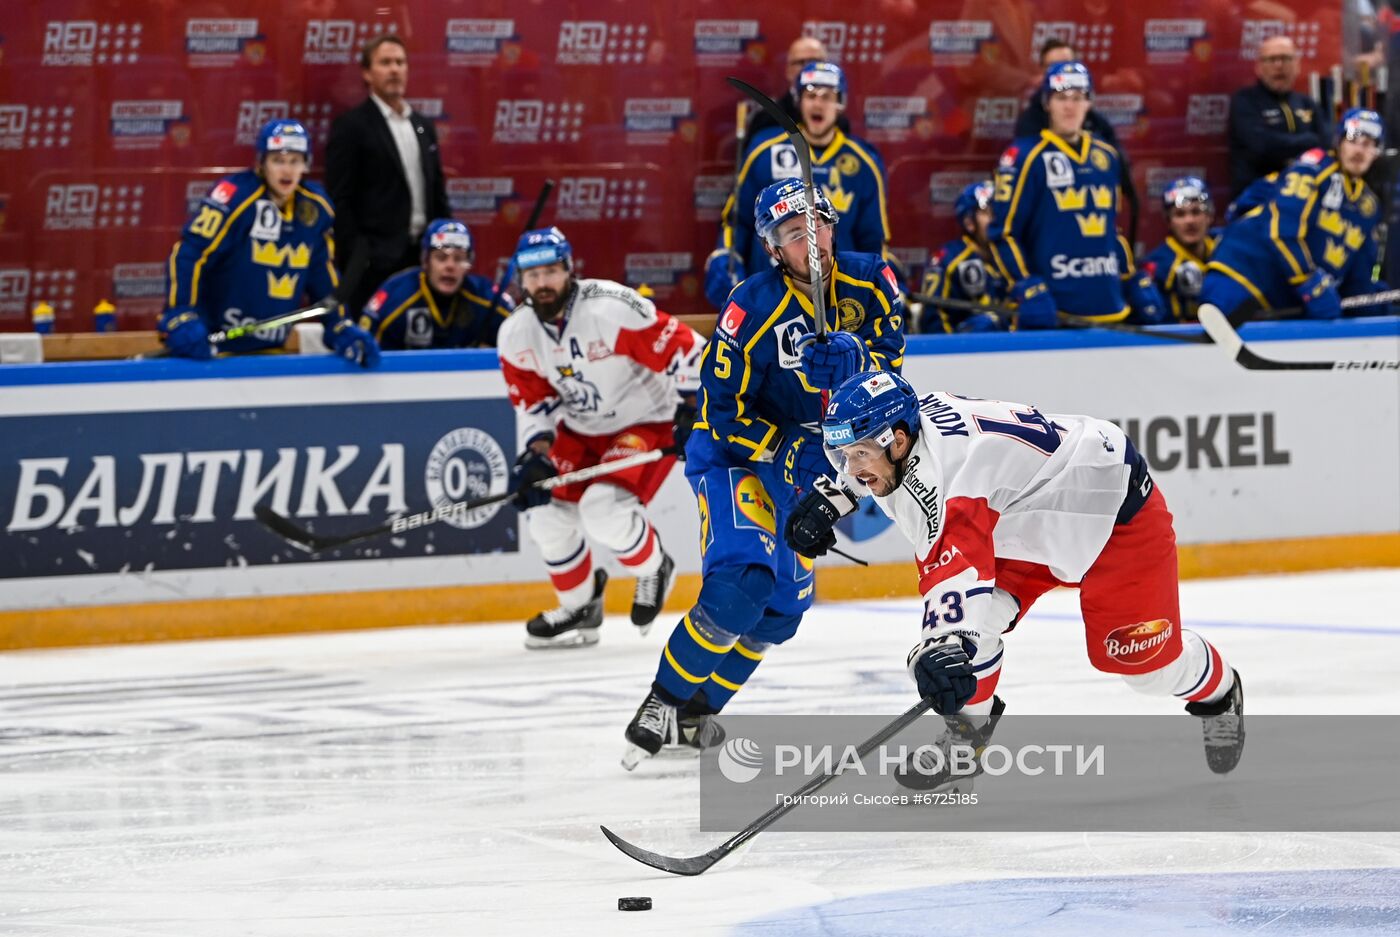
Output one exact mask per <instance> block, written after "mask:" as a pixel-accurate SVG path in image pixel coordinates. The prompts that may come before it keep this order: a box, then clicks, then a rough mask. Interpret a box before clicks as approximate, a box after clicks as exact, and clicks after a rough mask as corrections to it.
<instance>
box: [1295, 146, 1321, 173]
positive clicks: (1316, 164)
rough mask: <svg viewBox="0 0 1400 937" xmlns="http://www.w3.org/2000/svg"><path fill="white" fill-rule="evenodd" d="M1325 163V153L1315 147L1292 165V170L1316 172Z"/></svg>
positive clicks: (1318, 147)
mask: <svg viewBox="0 0 1400 937" xmlns="http://www.w3.org/2000/svg"><path fill="white" fill-rule="evenodd" d="M1326 162H1327V151H1326V150H1324V149H1323V148H1322V147H1320V146H1315V147H1313V148H1312V149H1311V150H1308V151H1307V152H1306V153H1304V154H1303V155H1302V156H1299V157H1298V161H1297V162H1296V163H1294V164H1293V166H1294V168H1297V169H1306V170H1307V171H1309V172H1316V171H1317V170H1318V169H1320V168H1321V167H1322V166H1323V165H1324V164H1325V163H1326Z"/></svg>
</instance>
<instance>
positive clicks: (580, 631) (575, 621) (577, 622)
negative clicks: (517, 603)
mask: <svg viewBox="0 0 1400 937" xmlns="http://www.w3.org/2000/svg"><path fill="white" fill-rule="evenodd" d="M607 582H608V573H607V571H606V570H602V569H599V570H596V571H594V573H593V598H591V599H589V600H588V602H587V603H586V604H585V605H583V606H582V607H581V608H563V607H560V608H551V609H550V610H549V611H547V612H540V613H539V614H538V615H536V616H535V617H534V618H531V619H530V620H529V621H528V622H526V623H525V631H526V634H525V646H526V647H527V648H530V649H531V650H541V649H544V648H559V647H588V646H590V645H594V644H597V643H598V627H599V626H600V625H602V624H603V587H604V586H605V585H607Z"/></svg>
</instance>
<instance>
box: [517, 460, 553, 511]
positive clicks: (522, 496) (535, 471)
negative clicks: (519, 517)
mask: <svg viewBox="0 0 1400 937" xmlns="http://www.w3.org/2000/svg"><path fill="white" fill-rule="evenodd" d="M558 474H559V470H558V469H556V468H555V467H554V463H553V462H551V461H550V459H549V456H548V455H547V454H546V453H543V452H539V451H537V450H535V449H526V450H525V451H524V452H522V453H520V457H519V458H518V459H516V460H515V497H514V498H512V499H511V501H512V502H513V503H514V504H515V506H516V507H517V508H519V509H520V510H522V511H528V510H529V509H530V508H537V507H539V506H540V505H542V504H548V503H549V499H550V497H552V496H551V495H550V493H549V489H548V488H539V487H536V485H535V483H536V482H542V481H544V480H545V479H546V478H553V477H554V476H555V475H558Z"/></svg>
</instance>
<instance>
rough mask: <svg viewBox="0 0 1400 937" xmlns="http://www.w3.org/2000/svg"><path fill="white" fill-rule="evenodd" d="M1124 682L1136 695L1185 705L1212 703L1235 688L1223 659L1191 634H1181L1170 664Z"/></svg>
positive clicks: (1126, 677) (1130, 677)
mask: <svg viewBox="0 0 1400 937" xmlns="http://www.w3.org/2000/svg"><path fill="white" fill-rule="evenodd" d="M1123 679H1124V680H1126V681H1127V682H1128V685H1129V686H1131V687H1132V688H1133V689H1135V690H1137V691H1138V692H1139V693H1146V694H1148V695H1149V696H1175V697H1176V698H1177V699H1180V700H1184V701H1185V702H1188V703H1214V702H1216V701H1217V700H1220V699H1223V698H1224V697H1225V696H1226V695H1227V694H1229V692H1230V690H1231V689H1232V688H1233V687H1234V682H1235V678H1234V671H1233V670H1232V669H1231V667H1230V664H1229V662H1228V661H1227V660H1225V657H1224V655H1222V654H1221V653H1220V651H1219V650H1217V649H1216V647H1215V645H1213V644H1211V643H1210V642H1209V641H1207V640H1206V639H1205V638H1203V637H1201V636H1200V635H1198V634H1196V632H1194V631H1187V630H1184V629H1183V630H1182V632H1181V653H1180V654H1178V655H1177V657H1176V659H1175V660H1173V661H1172V662H1171V663H1169V664H1167V665H1165V666H1163V667H1159V668H1157V669H1156V670H1153V671H1150V672H1148V673H1142V674H1124V675H1123Z"/></svg>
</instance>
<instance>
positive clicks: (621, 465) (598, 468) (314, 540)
mask: <svg viewBox="0 0 1400 937" xmlns="http://www.w3.org/2000/svg"><path fill="white" fill-rule="evenodd" d="M678 451H679V450H678V449H677V448H676V447H674V446H668V447H666V448H665V449H651V450H648V451H646V452H639V453H637V454H636V455H629V456H624V457H623V458H621V459H610V460H609V461H607V462H600V463H598V464H597V465H590V466H588V467H587V468H581V469H578V470H577V471H573V472H568V473H566V474H564V475H554V476H552V477H550V478H546V479H543V480H541V481H538V482H535V483H534V486H533V487H535V488H540V489H543V490H545V491H549V490H551V489H553V488H558V487H560V486H561V485H572V484H574V483H576V482H585V481H588V480H589V479H592V478H598V477H600V476H603V475H611V474H613V473H614V472H625V471H626V470H627V469H631V468H636V467H637V466H639V465H649V464H650V463H652V462H656V461H658V460H660V459H663V458H665V457H666V456H669V455H675V454H676V453H677V452H678ZM517 493H518V489H515V490H511V491H504V492H501V493H500V494H496V495H487V496H486V497H484V498H476V499H473V500H471V501H457V502H454V503H452V504H444V505H441V506H440V507H435V508H432V509H431V510H427V511H420V512H419V513H417V514H409V515H407V516H405V517H395V518H393V519H392V520H388V521H385V522H384V523H382V524H379V525H377V526H375V527H371V528H368V529H366V530H360V531H357V532H355V533H352V534H341V535H339V536H322V535H320V534H314V533H312V532H311V531H309V530H307V529H305V528H304V527H299V526H298V525H296V524H295V523H293V522H292V519H291V518H289V517H287V516H286V515H284V514H278V513H277V512H276V511H274V510H272V508H270V507H268V506H267V505H266V504H259V505H257V506H256V507H254V508H253V516H254V517H256V518H257V519H258V520H259V521H261V522H262V524H263V525H264V526H265V527H267V528H268V529H269V530H271V531H272V532H273V533H275V534H277V535H278V536H279V537H281V538H283V539H284V540H286V541H287V542H288V543H290V544H291V545H292V546H294V547H297V548H298V549H301V550H305V551H306V552H307V553H318V552H320V551H322V550H331V549H334V548H335V547H343V546H345V545H347V544H351V543H359V542H360V541H362V540H373V539H374V538H375V537H381V536H383V535H384V534H401V533H404V532H405V531H408V530H417V529H418V528H420V527H427V526H429V525H430V524H436V523H437V522H438V521H445V520H448V519H449V518H453V517H460V516H461V515H463V514H465V513H467V512H468V511H474V510H476V509H477V508H483V507H486V506H487V505H491V504H496V503H498V502H501V501H505V500H507V499H509V498H513V497H515V496H516V494H517Z"/></svg>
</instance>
